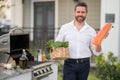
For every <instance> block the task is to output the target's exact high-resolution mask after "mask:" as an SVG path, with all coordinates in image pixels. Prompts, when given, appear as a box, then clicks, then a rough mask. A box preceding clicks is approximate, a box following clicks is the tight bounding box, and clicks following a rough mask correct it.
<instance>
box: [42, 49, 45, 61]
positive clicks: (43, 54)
mask: <svg viewBox="0 0 120 80" xmlns="http://www.w3.org/2000/svg"><path fill="white" fill-rule="evenodd" d="M44 61H46V55H45V52H44V51H43V52H42V62H44Z"/></svg>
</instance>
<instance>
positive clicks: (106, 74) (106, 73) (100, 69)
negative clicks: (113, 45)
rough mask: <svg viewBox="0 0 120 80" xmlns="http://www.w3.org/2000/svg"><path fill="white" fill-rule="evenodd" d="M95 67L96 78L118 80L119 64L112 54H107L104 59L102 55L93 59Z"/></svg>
mask: <svg viewBox="0 0 120 80" xmlns="http://www.w3.org/2000/svg"><path fill="white" fill-rule="evenodd" d="M95 63H96V65H97V71H96V76H97V77H98V78H99V79H101V80H119V79H120V63H119V62H118V60H117V57H115V56H114V55H113V53H112V52H108V55H107V56H106V57H104V56H103V53H102V54H100V55H99V56H96V57H95Z"/></svg>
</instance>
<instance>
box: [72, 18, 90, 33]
mask: <svg viewBox="0 0 120 80" xmlns="http://www.w3.org/2000/svg"><path fill="white" fill-rule="evenodd" d="M71 25H72V26H74V20H73V21H72V22H71ZM87 28H88V24H87V22H86V21H85V25H84V27H83V28H81V30H80V32H81V31H84V30H85V29H87Z"/></svg>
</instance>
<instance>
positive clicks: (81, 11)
mask: <svg viewBox="0 0 120 80" xmlns="http://www.w3.org/2000/svg"><path fill="white" fill-rule="evenodd" d="M74 16H75V19H76V21H77V22H79V23H81V22H84V20H85V19H86V16H87V11H86V8H85V7H82V6H78V7H76V10H75V11H74Z"/></svg>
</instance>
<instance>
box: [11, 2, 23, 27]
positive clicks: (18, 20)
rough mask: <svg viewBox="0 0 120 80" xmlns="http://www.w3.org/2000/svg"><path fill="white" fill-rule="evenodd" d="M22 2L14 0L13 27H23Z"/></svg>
mask: <svg viewBox="0 0 120 80" xmlns="http://www.w3.org/2000/svg"><path fill="white" fill-rule="evenodd" d="M22 16H23V5H22V0H12V25H15V26H16V25H17V26H19V27H22V26H23V17H22Z"/></svg>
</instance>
